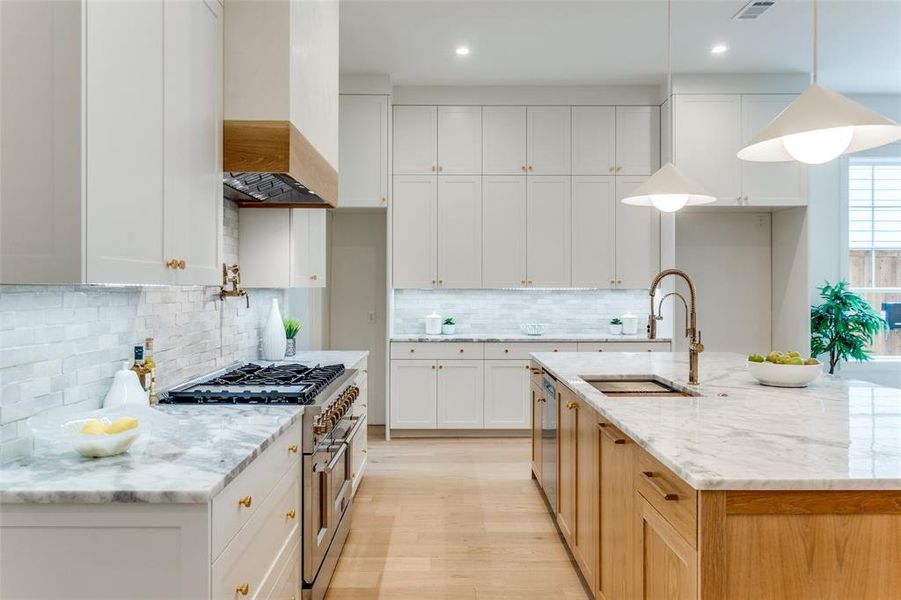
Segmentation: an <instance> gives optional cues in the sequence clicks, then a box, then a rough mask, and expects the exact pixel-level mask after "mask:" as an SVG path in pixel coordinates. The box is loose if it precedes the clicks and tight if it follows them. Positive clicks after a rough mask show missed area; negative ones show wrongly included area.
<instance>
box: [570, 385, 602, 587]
mask: <svg viewBox="0 0 901 600" xmlns="http://www.w3.org/2000/svg"><path fill="white" fill-rule="evenodd" d="M575 417H576V427H575V430H576V469H575V471H576V520H575V522H576V530H575V531H574V532H573V533H572V541H573V554H574V555H575V557H576V562H577V563H578V564H579V567H580V568H581V569H582V574H583V575H584V577H585V580H586V581H587V582H588V585H589V587H590V588H591V589H594V588H595V587H597V570H598V569H597V566H598V541H599V536H598V419H597V414H596V413H595V412H594V411H593V410H592V409H591V407H589V406H588V405H587V404H586V403H585V402H583V401H582V400H580V399H576V408H575Z"/></svg>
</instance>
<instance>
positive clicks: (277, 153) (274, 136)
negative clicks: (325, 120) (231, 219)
mask: <svg viewBox="0 0 901 600" xmlns="http://www.w3.org/2000/svg"><path fill="white" fill-rule="evenodd" d="M222 141H223V152H222V170H223V171H231V172H240V173H283V174H287V175H289V176H290V177H293V178H294V179H295V180H297V181H299V182H301V183H302V184H303V185H305V186H306V187H307V188H309V189H311V190H313V191H314V192H315V193H316V195H317V196H319V197H320V198H322V199H323V200H325V201H326V203H327V204H299V203H290V204H282V205H279V204H277V203H272V204H270V203H266V202H260V203H254V202H247V203H243V202H242V203H241V205H242V206H247V207H253V208H285V207H294V208H305V207H307V208H327V207H331V208H335V207H337V206H338V172H337V171H336V170H335V169H334V168H333V167H332V165H330V164H329V162H328V161H327V160H325V158H324V157H323V156H322V155H321V154H320V153H319V151H318V150H316V148H315V147H314V146H313V145H312V144H311V143H310V142H309V140H307V138H305V137H304V135H303V134H302V133H301V132H300V131H299V130H298V129H297V127H295V126H294V124H293V123H291V121H237V120H225V121H223V122H222Z"/></svg>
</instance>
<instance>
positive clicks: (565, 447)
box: [557, 384, 578, 548]
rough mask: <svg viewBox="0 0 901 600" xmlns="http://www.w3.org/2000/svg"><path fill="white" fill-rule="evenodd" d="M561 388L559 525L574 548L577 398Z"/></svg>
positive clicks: (559, 408) (559, 394)
mask: <svg viewBox="0 0 901 600" xmlns="http://www.w3.org/2000/svg"><path fill="white" fill-rule="evenodd" d="M561 387H563V386H562V385H561V384H558V388H557V415H558V416H557V436H558V439H557V444H558V448H557V457H558V460H559V464H558V465H557V525H559V527H560V531H561V532H562V533H563V538H564V539H565V540H566V542H567V543H568V544H569V546H570V548H572V545H573V543H574V535H575V531H576V452H577V450H576V427H577V424H578V423H577V419H576V406H577V403H576V398H575V396H574V395H573V394H572V392H570V391H569V390H567V389H566V388H565V387H564V388H563V389H562V390H561V389H560V388H561Z"/></svg>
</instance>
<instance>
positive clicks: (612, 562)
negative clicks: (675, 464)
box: [598, 421, 636, 598]
mask: <svg viewBox="0 0 901 600" xmlns="http://www.w3.org/2000/svg"><path fill="white" fill-rule="evenodd" d="M598 430H599V432H600V435H599V436H598V449H599V452H598V461H599V465H598V467H599V468H598V472H599V473H600V481H599V493H600V498H601V505H600V509H599V515H598V517H599V519H598V521H599V523H598V525H599V529H600V546H599V549H598V554H599V559H600V560H599V567H598V590H599V592H600V593H599V594H598V596H599V597H601V598H634V597H635V592H634V589H635V588H634V583H633V569H634V560H633V559H634V548H635V543H634V539H635V536H634V531H635V530H634V527H635V518H636V517H635V515H636V512H635V497H636V494H635V491H634V490H635V485H634V482H633V481H632V478H633V477H634V473H635V443H634V442H633V441H632V440H631V439H629V438H628V437H627V436H625V435H624V434H623V433H622V432H621V431H619V430H618V429H616V428H615V427H613V426H612V425H611V424H609V423H607V422H605V421H601V422H600V423H599V424H598Z"/></svg>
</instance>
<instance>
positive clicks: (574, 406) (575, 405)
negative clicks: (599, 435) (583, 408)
mask: <svg viewBox="0 0 901 600" xmlns="http://www.w3.org/2000/svg"><path fill="white" fill-rule="evenodd" d="M577 406H578V404H576V403H575V402H572V401H570V402H567V403H566V408H568V409H569V410H572V409H574V408H576V407H577Z"/></svg>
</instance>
